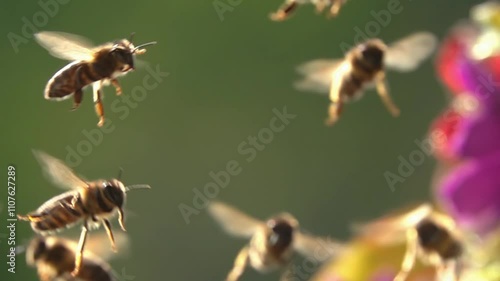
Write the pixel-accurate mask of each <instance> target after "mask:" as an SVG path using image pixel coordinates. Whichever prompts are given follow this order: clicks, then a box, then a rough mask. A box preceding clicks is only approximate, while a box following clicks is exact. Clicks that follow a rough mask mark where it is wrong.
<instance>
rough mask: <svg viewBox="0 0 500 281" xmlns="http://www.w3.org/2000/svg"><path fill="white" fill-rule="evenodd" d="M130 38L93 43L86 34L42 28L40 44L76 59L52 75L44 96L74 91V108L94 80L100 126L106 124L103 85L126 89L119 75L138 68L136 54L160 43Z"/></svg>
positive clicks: (58, 96)
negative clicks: (95, 44) (83, 35)
mask: <svg viewBox="0 0 500 281" xmlns="http://www.w3.org/2000/svg"><path fill="white" fill-rule="evenodd" d="M132 37H133V34H132V35H131V36H130V39H128V40H127V39H122V40H118V41H116V42H114V43H106V44H104V45H101V46H98V47H92V44H91V43H89V42H88V41H87V40H86V39H85V38H82V37H80V36H76V35H72V34H67V33H61V32H47V31H45V32H40V33H37V34H35V38H36V40H37V41H38V43H39V44H40V45H42V46H43V47H44V48H45V49H47V50H48V51H49V52H50V54H51V55H53V56H54V57H57V58H60V59H64V60H70V61H72V62H71V63H69V64H68V65H66V66H65V67H63V68H61V69H60V70H59V71H57V72H56V74H54V76H52V78H50V80H49V82H48V83H47V86H46V87H45V91H44V97H45V99H48V100H57V101H60V100H65V99H67V98H69V97H71V95H73V100H74V104H73V107H72V110H75V109H77V108H78V107H79V106H80V103H81V101H82V95H83V88H85V87H86V86H88V85H90V84H92V87H93V91H94V103H95V111H96V113H97V116H98V117H99V122H98V123H97V125H98V126H102V125H103V124H104V109H103V105H102V91H101V88H102V86H103V85H107V84H109V83H111V84H113V86H114V87H115V88H116V94H117V95H120V94H121V93H122V88H121V87H120V84H119V83H118V80H117V77H119V76H122V75H125V74H126V73H128V72H129V71H131V70H133V69H134V68H135V64H134V58H135V55H140V54H144V53H145V52H146V49H143V47H145V46H149V45H153V44H156V42H149V43H145V44H142V45H139V46H134V45H133V44H132V42H131V41H132Z"/></svg>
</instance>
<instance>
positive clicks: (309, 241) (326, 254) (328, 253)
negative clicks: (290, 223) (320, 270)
mask: <svg viewBox="0 0 500 281" xmlns="http://www.w3.org/2000/svg"><path fill="white" fill-rule="evenodd" d="M294 235H295V236H294V238H293V239H294V243H293V246H294V248H295V250H297V252H299V253H300V254H301V255H303V256H306V257H310V258H314V259H315V260H317V261H318V262H324V261H326V260H329V259H330V258H332V257H335V256H337V255H338V254H339V253H340V252H342V251H343V249H344V246H343V245H342V243H340V242H338V241H335V240H333V239H330V238H323V237H315V236H312V235H308V234H305V233H303V232H299V231H297V232H295V233H294Z"/></svg>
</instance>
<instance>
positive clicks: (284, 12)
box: [269, 0, 299, 21]
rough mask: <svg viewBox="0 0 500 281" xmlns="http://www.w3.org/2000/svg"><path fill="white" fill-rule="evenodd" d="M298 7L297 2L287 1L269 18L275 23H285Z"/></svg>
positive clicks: (293, 0)
mask: <svg viewBox="0 0 500 281" xmlns="http://www.w3.org/2000/svg"><path fill="white" fill-rule="evenodd" d="M298 6H299V4H298V3H297V2H296V1H295V0H286V2H285V4H283V5H282V6H281V7H280V8H279V9H278V11H277V12H275V13H272V14H270V15H269V17H270V18H271V19H272V20H273V21H284V20H286V19H287V18H288V17H289V16H290V15H291V14H292V12H293V11H295V9H297V7H298Z"/></svg>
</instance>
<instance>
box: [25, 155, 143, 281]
mask: <svg viewBox="0 0 500 281" xmlns="http://www.w3.org/2000/svg"><path fill="white" fill-rule="evenodd" d="M33 153H34V154H35V157H36V158H37V160H38V161H39V163H40V165H41V166H42V167H43V169H44V170H45V172H46V174H47V176H49V177H50V178H51V179H52V181H53V182H54V184H56V185H58V186H60V187H63V188H68V189H71V190H70V191H67V192H65V193H63V194H61V195H59V196H56V197H54V198H52V199H50V200H49V201H47V202H45V203H44V204H42V205H41V206H40V207H39V208H38V209H36V211H34V212H32V213H29V214H27V215H25V216H22V215H18V218H19V219H20V220H26V221H29V222H31V227H32V228H33V230H34V231H35V232H37V233H41V234H49V233H52V232H54V231H58V230H61V229H63V228H67V227H71V226H73V225H74V224H76V223H78V222H80V221H83V226H82V231H81V234H80V242H79V244H78V251H77V255H76V259H75V269H74V272H73V274H74V275H76V274H78V271H79V270H80V267H81V263H82V258H83V250H84V247H85V242H86V238H87V232H88V230H89V227H90V226H95V227H97V226H99V225H100V224H101V223H103V224H104V227H105V229H106V232H107V233H108V237H109V240H110V241H111V246H112V249H113V250H114V251H116V245H115V240H114V235H113V232H112V230H111V223H110V222H109V220H108V218H110V217H112V216H114V215H115V214H116V213H118V222H119V223H120V226H121V228H122V230H123V231H125V224H124V212H123V206H124V205H125V200H126V192H128V191H129V190H131V189H139V188H151V187H150V186H149V185H132V186H124V185H123V183H122V182H121V181H120V180H119V178H120V177H118V179H111V180H96V181H91V182H88V181H84V180H83V179H81V178H79V177H78V176H77V175H75V173H74V172H73V171H72V170H71V169H70V168H69V167H67V166H66V165H65V164H64V163H63V162H62V161H61V160H58V159H56V158H54V157H52V156H50V155H48V154H46V153H43V152H40V151H34V152H33Z"/></svg>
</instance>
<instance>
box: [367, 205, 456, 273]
mask: <svg viewBox="0 0 500 281" xmlns="http://www.w3.org/2000/svg"><path fill="white" fill-rule="evenodd" d="M358 230H359V231H361V233H362V234H364V235H365V236H366V237H367V238H368V239H369V240H372V241H375V242H378V243H381V244H394V243H400V242H401V240H402V239H406V243H407V248H406V253H405V255H404V258H403V261H402V263H401V269H400V271H399V273H398V274H397V275H396V277H395V278H394V281H405V280H407V278H408V275H409V274H410V272H411V270H412V269H413V267H414V265H415V261H416V259H417V258H418V259H419V260H421V261H422V262H423V263H426V264H429V265H431V266H433V267H435V268H436V280H439V281H448V280H449V281H451V280H453V281H456V280H459V277H460V275H461V270H462V264H461V261H462V256H463V253H464V243H463V242H462V241H464V237H463V235H462V233H460V232H459V231H458V229H457V227H456V225H455V222H454V221H453V219H451V218H450V217H449V216H447V215H445V214H442V213H439V212H437V211H435V210H434V209H433V207H432V206H431V205H429V204H422V205H419V206H418V207H416V208H413V209H412V210H410V211H408V212H405V213H403V214H397V215H389V216H387V217H383V218H381V219H378V220H375V221H374V222H371V223H368V224H366V225H362V226H360V227H358Z"/></svg>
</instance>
